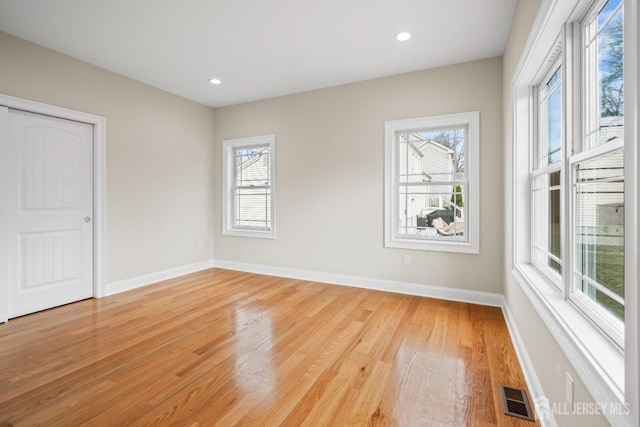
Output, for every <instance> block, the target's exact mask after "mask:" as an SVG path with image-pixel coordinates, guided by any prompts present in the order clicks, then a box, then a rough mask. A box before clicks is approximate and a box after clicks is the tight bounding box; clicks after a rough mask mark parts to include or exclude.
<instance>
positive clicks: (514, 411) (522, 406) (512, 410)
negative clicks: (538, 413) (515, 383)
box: [500, 384, 533, 421]
mask: <svg viewBox="0 0 640 427" xmlns="http://www.w3.org/2000/svg"><path fill="white" fill-rule="evenodd" d="M500 397H501V398H502V410H503V411H504V413H505V415H511V416H512V417H518V418H524V419H525V420H529V421H533V413H532V412H531V406H529V399H527V392H526V391H525V390H523V389H520V388H515V387H507V386H505V385H502V384H500Z"/></svg>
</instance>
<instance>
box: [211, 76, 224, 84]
mask: <svg viewBox="0 0 640 427" xmlns="http://www.w3.org/2000/svg"><path fill="white" fill-rule="evenodd" d="M209 83H211V84H212V85H219V84H222V80H220V79H216V78H215V77H212V78H210V79H209Z"/></svg>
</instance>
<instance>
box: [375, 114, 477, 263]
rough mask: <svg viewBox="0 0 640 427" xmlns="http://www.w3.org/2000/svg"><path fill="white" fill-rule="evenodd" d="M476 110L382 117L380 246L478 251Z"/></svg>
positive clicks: (466, 251)
mask: <svg viewBox="0 0 640 427" xmlns="http://www.w3.org/2000/svg"><path fill="white" fill-rule="evenodd" d="M479 121H480V114H479V113H478V112H470V113H461V114H451V115H445V116H434V117H424V118H417V119H407V120H395V121H388V122H385V246H386V247H391V248H404V249H421V250H435V251H448V252H464V253H478V249H479V244H478V224H479V218H478V213H479V207H478V200H479V199H478V197H479V195H478V189H479V183H478V179H479V174H478V158H479V155H478V147H479Z"/></svg>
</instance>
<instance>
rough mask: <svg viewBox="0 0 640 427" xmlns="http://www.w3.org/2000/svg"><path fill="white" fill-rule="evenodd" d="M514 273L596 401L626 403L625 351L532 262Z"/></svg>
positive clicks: (622, 421) (620, 421) (624, 421)
mask: <svg viewBox="0 0 640 427" xmlns="http://www.w3.org/2000/svg"><path fill="white" fill-rule="evenodd" d="M513 273H514V276H515V278H516V281H517V282H518V284H519V285H520V287H521V288H522V290H523V291H524V293H525V294H526V295H527V297H528V298H529V300H530V301H531V303H532V305H533V307H534V308H535V310H536V311H537V313H538V315H539V316H540V317H541V318H542V320H543V322H544V323H545V325H546V326H547V328H548V329H549V331H550V332H551V334H552V335H553V337H554V338H555V339H556V341H557V342H558V344H559V345H560V347H561V348H562V350H563V351H564V353H565V355H566V356H567V358H568V359H569V360H570V361H571V363H572V365H573V367H574V368H575V370H576V372H577V373H578V375H579V376H580V378H581V379H582V381H583V382H584V384H585V386H586V387H587V389H588V390H589V391H590V392H591V394H592V396H593V398H594V399H595V401H596V402H602V403H605V402H607V403H616V404H621V405H624V404H625V399H624V382H625V376H624V366H625V362H624V354H623V350H621V349H620V348H619V347H618V346H617V345H615V344H614V343H613V342H611V341H609V340H608V339H607V338H606V337H605V336H604V335H603V334H602V333H601V331H600V330H599V329H598V328H597V327H596V326H594V325H593V324H592V323H591V322H589V321H588V320H587V319H586V318H585V317H584V315H583V314H582V313H581V312H580V311H579V310H578V309H577V308H576V307H575V306H574V305H573V304H571V303H570V302H568V301H567V300H565V299H564V297H563V296H562V295H561V294H560V293H559V292H558V290H557V289H556V288H555V287H553V285H552V284H550V283H549V282H548V281H547V280H546V279H545V278H544V277H543V276H542V275H541V274H540V273H539V272H538V271H537V270H536V269H535V268H533V267H532V266H531V265H528V264H518V265H516V266H515V268H514V269H513ZM576 403H577V402H576ZM605 415H606V416H607V419H608V420H609V421H610V422H611V423H612V424H614V425H630V424H629V421H630V419H629V417H628V415H624V414H611V413H607V414H605Z"/></svg>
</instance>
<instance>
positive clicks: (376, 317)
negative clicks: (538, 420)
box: [0, 269, 535, 427]
mask: <svg viewBox="0 0 640 427" xmlns="http://www.w3.org/2000/svg"><path fill="white" fill-rule="evenodd" d="M498 384H508V385H513V386H516V387H524V386H525V384H524V377H523V375H522V372H521V370H520V367H519V365H518V361H517V358H516V355H515V351H514V349H513V345H512V343H511V341H510V337H509V333H508V330H507V328H506V325H505V323H504V319H503V318H502V313H501V311H500V310H499V309H497V308H492V307H482V306H477V305H472V304H463V303H456V302H448V301H440V300H435V299H429V298H420V297H414V296H408V295H400V294H393V293H385V292H378V291H370V290H365V289H359V288H351V287H342V286H332V285H327V284H323V283H315V282H308V281H304V280H294V279H286V278H280V277H274V276H263V275H258V274H251V273H242V272H235V271H229V270H222V269H210V270H206V271H202V272H199V273H194V274H190V275H186V276H183V277H179V278H176V279H172V280H167V281H164V282H160V283H158V284H155V285H153V286H148V287H144V288H140V289H136V290H134V291H129V292H125V293H121V294H117V295H114V296H111V297H107V298H103V299H100V300H86V301H80V302H78V303H74V304H69V305H66V306H63V307H58V308H55V309H51V310H47V311H44V312H40V313H35V314H33V315H29V316H24V317H21V318H17V319H12V320H11V321H10V322H9V323H8V324H4V325H0V425H2V426H4V425H6V426H9V425H12V426H31V425H47V426H82V425H86V426H123V425H135V426H147V425H160V426H164V425H180V426H194V427H196V426H211V425H220V426H225V427H227V426H233V425H243V426H245V425H246V426H280V425H283V426H295V427H298V426H346V425H354V426H364V425H367V426H462V425H478V426H498V425H500V426H501V425H507V426H528V425H535V424H534V423H530V422H527V421H523V420H518V419H515V418H511V417H506V416H504V415H503V414H502V410H501V407H500V402H499V400H498V399H499V392H498Z"/></svg>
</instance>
